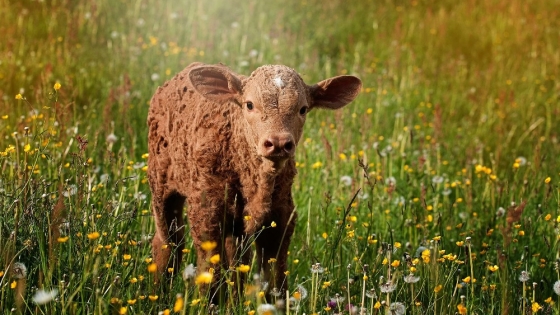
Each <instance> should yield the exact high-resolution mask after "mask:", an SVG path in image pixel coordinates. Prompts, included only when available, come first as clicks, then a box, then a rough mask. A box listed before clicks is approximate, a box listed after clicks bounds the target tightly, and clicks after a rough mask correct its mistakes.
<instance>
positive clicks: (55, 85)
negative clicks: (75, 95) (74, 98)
mask: <svg viewBox="0 0 560 315" xmlns="http://www.w3.org/2000/svg"><path fill="white" fill-rule="evenodd" d="M60 87H61V85H60V83H58V82H56V83H55V84H54V87H53V88H54V90H55V91H58V90H60Z"/></svg>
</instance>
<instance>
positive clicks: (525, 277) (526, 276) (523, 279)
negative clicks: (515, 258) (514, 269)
mask: <svg viewBox="0 0 560 315" xmlns="http://www.w3.org/2000/svg"><path fill="white" fill-rule="evenodd" d="M529 279H530V277H529V273H528V272H527V271H525V270H523V271H521V275H519V281H521V282H527V281H529Z"/></svg>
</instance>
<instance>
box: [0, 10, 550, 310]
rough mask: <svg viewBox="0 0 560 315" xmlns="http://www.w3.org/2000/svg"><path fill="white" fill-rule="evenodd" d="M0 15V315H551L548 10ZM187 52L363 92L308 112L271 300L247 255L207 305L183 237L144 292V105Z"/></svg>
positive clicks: (148, 265) (147, 270)
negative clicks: (283, 285) (337, 105)
mask: <svg viewBox="0 0 560 315" xmlns="http://www.w3.org/2000/svg"><path fill="white" fill-rule="evenodd" d="M0 21H1V22H0V34H1V35H0V36H1V38H2V39H1V40H0V83H1V84H0V170H1V171H0V172H1V173H0V209H1V210H0V211H1V214H0V249H1V250H0V313H3V314H8V313H10V312H12V313H15V314H158V313H162V314H170V313H181V314H206V313H208V312H214V313H220V314H248V315H254V314H275V313H281V312H285V313H289V314H370V315H373V314H405V313H406V314H434V315H435V314H456V313H457V314H535V313H542V314H560V282H559V280H560V270H559V263H560V255H559V250H560V247H559V246H560V244H559V241H560V189H559V185H560V163H559V162H560V144H559V141H560V138H559V137H560V40H559V39H560V10H559V3H558V1H557V0H541V1H523V0H507V1H506V0H468V1H451V0H442V1H428V0H406V1H405V0H379V1H373V0H364V1H343V0H330V1H319V0H286V1H258V0H245V1H237V0H236V1H225V0H213V1H205V0H189V1H186V0H185V1H177V0H169V1H156V0H132V1H125V0H111V1H109V0H98V1H73V0H43V1H31V0H19V1H13V0H0ZM194 61H202V62H205V63H218V62H222V63H224V64H227V65H228V66H230V67H231V68H232V69H233V70H235V71H237V72H240V73H245V74H248V73H250V72H251V71H252V70H253V69H255V68H256V67H258V66H259V65H262V64H270V63H280V64H286V65H288V66H291V67H293V68H295V69H296V70H298V71H299V72H300V73H301V74H302V77H303V78H304V80H305V81H306V82H308V83H313V82H316V81H319V80H321V79H323V78H326V77H329V76H334V75H339V74H353V75H357V76H359V77H360V78H361V79H362V80H363V82H364V88H363V92H362V93H361V95H360V96H359V97H358V99H357V100H356V101H355V102H354V103H352V104H351V105H349V106H348V107H346V108H344V109H343V110H340V111H337V112H321V111H314V112H311V113H310V114H309V116H308V120H307V124H306V127H305V132H304V136H303V138H302V141H301V143H300V145H299V147H298V152H297V157H296V160H297V166H298V172H299V174H298V177H297V181H296V183H295V185H294V187H293V192H294V196H295V202H296V205H297V212H298V214H299V221H298V225H297V229H296V233H295V235H294V238H293V241H292V244H291V250H290V253H289V255H290V258H289V262H290V264H289V270H288V272H289V275H288V278H289V287H288V299H281V297H274V296H273V297H271V298H270V297H269V298H266V295H265V294H264V291H265V290H266V288H265V286H266V284H265V283H262V282H261V281H260V280H259V277H258V273H257V272H256V270H255V267H254V265H255V263H254V262H253V264H251V265H250V266H245V265H244V266H231V267H232V268H231V269H230V270H229V271H225V272H224V274H223V279H224V280H225V282H224V285H225V286H227V288H228V289H227V290H229V291H233V290H234V288H235V287H236V286H237V285H238V283H236V279H237V274H238V273H248V278H249V279H250V281H249V282H250V285H248V286H246V287H245V290H244V292H242V293H240V294H238V295H234V294H230V295H228V297H227V299H228V300H227V301H224V303H223V304H222V305H220V306H213V305H209V303H208V296H206V295H205V294H204V291H203V290H200V288H201V286H203V285H204V284H205V283H206V282H207V281H209V280H208V279H209V278H207V277H199V276H197V275H196V274H193V272H192V266H190V264H191V263H193V262H194V261H195V256H194V250H193V249H192V242H191V240H190V239H187V240H186V243H187V246H186V250H185V255H184V256H185V259H184V262H183V265H182V266H180V268H177V270H174V273H176V277H174V278H173V281H171V282H169V283H165V284H163V285H156V284H154V281H153V280H154V274H153V264H152V262H151V253H150V240H151V235H152V234H153V230H154V227H153V220H152V217H151V210H150V198H151V196H150V191H149V187H148V184H147V179H146V167H147V166H146V159H147V158H148V156H147V154H146V152H147V128H146V116H147V110H148V104H149V100H150V97H151V95H153V93H154V92H155V90H156V88H157V87H158V86H160V85H162V84H163V83H164V82H165V81H166V80H168V79H170V78H172V76H173V75H174V74H175V73H177V72H179V71H180V70H181V69H183V68H184V67H186V66H187V65H188V64H190V63H191V62H194ZM266 228H272V227H266ZM187 229H188V226H187ZM215 259H218V258H215ZM270 263H272V264H273V263H274V262H273V261H271V262H270Z"/></svg>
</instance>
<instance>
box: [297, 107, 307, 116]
mask: <svg viewBox="0 0 560 315" xmlns="http://www.w3.org/2000/svg"><path fill="white" fill-rule="evenodd" d="M308 109H309V108H308V107H307V106H303V107H302V108H300V109H299V114H300V115H305V114H307V110H308Z"/></svg>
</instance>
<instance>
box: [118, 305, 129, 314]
mask: <svg viewBox="0 0 560 315" xmlns="http://www.w3.org/2000/svg"><path fill="white" fill-rule="evenodd" d="M127 312H128V309H127V308H126V306H121V308H119V315H125V314H126V313H127Z"/></svg>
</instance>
